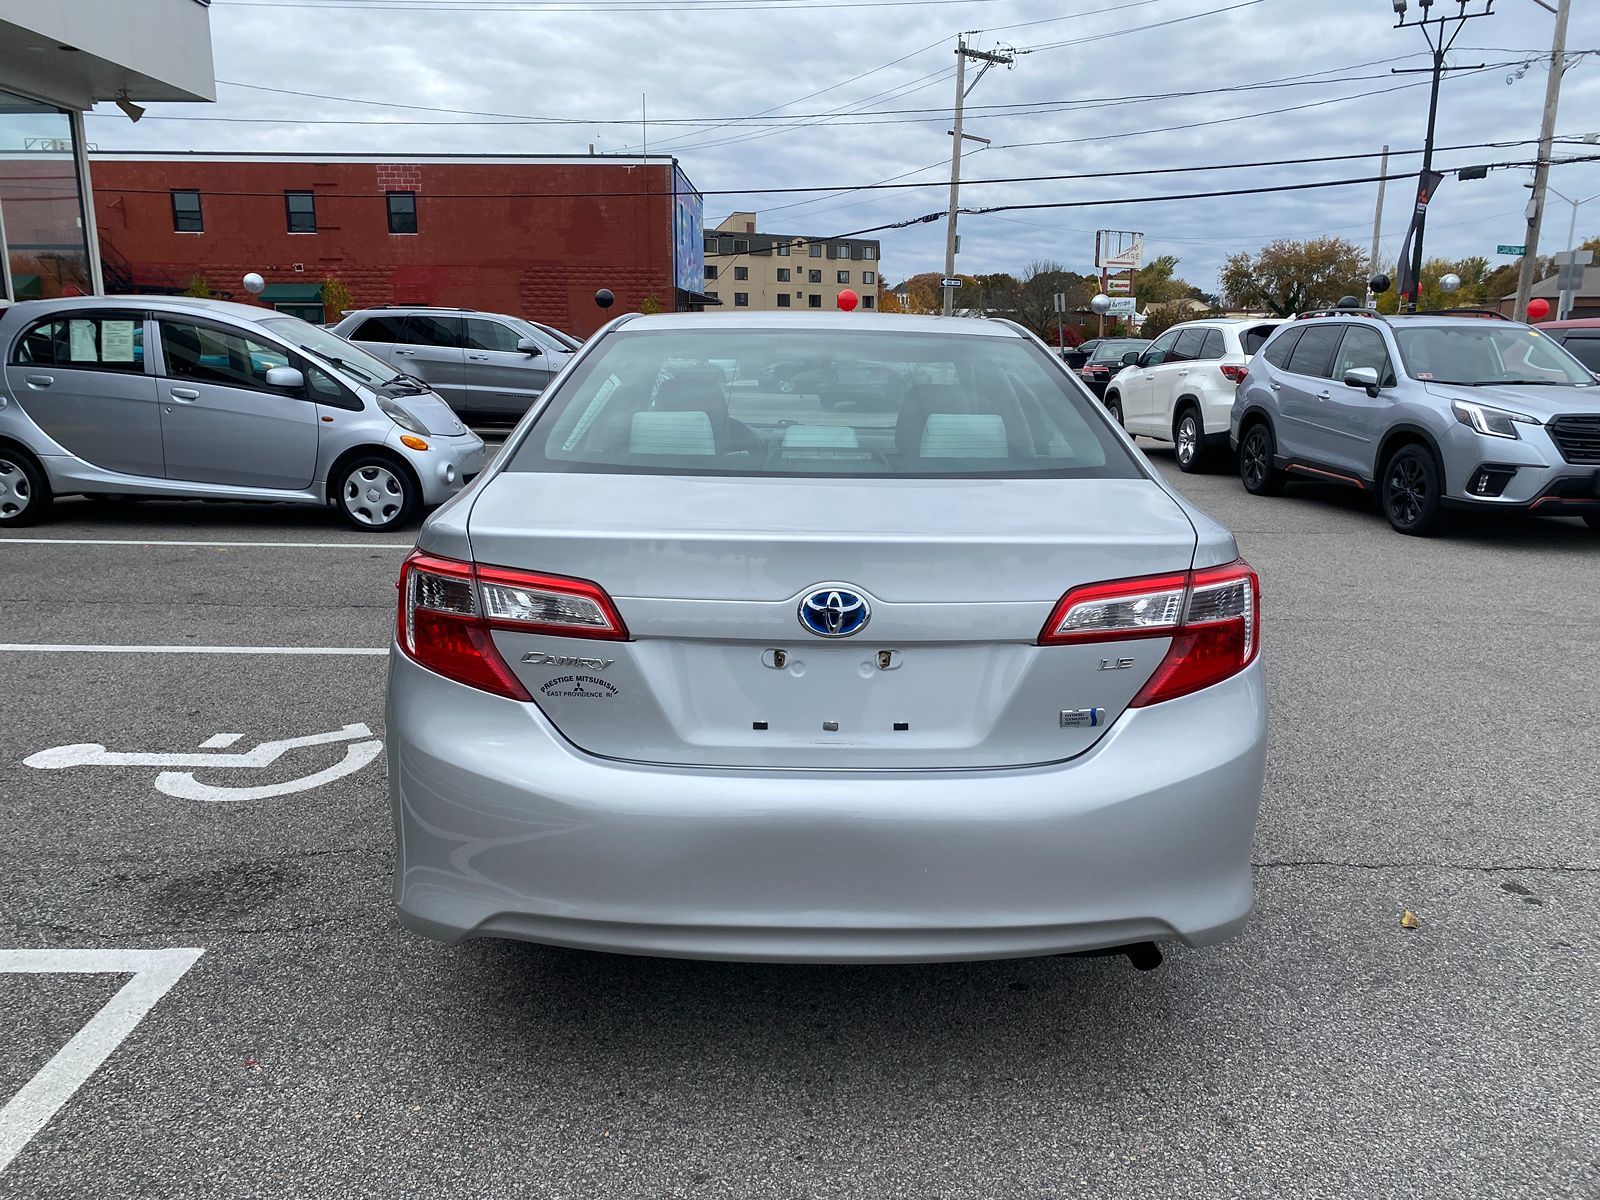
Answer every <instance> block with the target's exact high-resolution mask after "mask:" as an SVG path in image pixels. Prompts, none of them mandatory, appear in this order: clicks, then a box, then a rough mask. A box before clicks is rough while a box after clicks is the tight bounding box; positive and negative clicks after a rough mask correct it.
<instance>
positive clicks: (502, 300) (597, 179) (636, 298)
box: [90, 153, 705, 334]
mask: <svg viewBox="0 0 1600 1200" xmlns="http://www.w3.org/2000/svg"><path fill="white" fill-rule="evenodd" d="M90 170H91V178H92V182H93V189H94V206H95V218H96V221H97V223H98V225H99V229H100V251H101V259H102V263H103V265H104V269H105V276H106V291H107V292H111V293H116V292H135V291H146V292H148V291H168V292H174V291H183V290H185V289H186V288H188V287H189V286H190V285H191V283H193V282H195V280H196V278H197V277H198V278H199V279H202V280H204V282H205V284H206V285H207V286H208V287H209V288H210V289H211V291H212V293H213V294H215V295H217V296H227V297H230V298H232V299H237V300H243V299H248V294H247V293H246V292H245V291H244V289H243V286H242V284H241V282H240V281H241V279H242V278H243V277H244V275H245V274H246V272H249V271H255V272H258V273H259V274H260V275H261V276H262V277H263V278H264V279H265V280H266V281H267V289H266V291H265V292H263V293H262V296H261V301H262V302H263V303H267V304H271V305H273V306H275V307H278V308H281V309H283V310H285V311H289V312H293V313H295V314H296V315H299V316H305V317H307V318H313V319H317V320H323V319H326V320H327V321H330V322H331V321H336V320H338V318H339V314H338V313H337V312H334V311H327V310H325V309H324V308H323V307H322V305H323V289H324V284H325V283H327V282H328V281H336V282H337V283H339V284H343V285H344V288H346V289H348V293H349V298H350V299H349V304H348V307H365V306H367V305H375V304H446V305H459V306H461V307H464V308H481V309H487V310H490V311H495V312H506V313H513V314H517V315H520V316H524V317H528V318H531V319H533V320H536V321H545V322H547V323H549V324H551V325H556V326H559V327H561V328H563V329H568V330H571V331H572V332H574V333H578V334H587V333H590V332H592V331H593V330H594V329H596V328H598V327H599V326H600V324H602V323H603V321H604V320H605V319H606V314H605V313H603V312H602V311H601V310H599V309H598V308H596V306H595V303H594V294H595V291H596V289H598V288H602V287H604V288H610V289H611V291H612V292H614V293H615V294H616V298H617V306H616V307H615V308H614V309H613V310H612V312H613V313H616V312H628V311H637V310H639V309H645V310H647V311H648V310H651V309H655V308H658V309H659V310H660V311H662V312H673V311H681V310H683V309H687V308H691V307H698V306H699V305H700V304H701V303H702V302H704V299H705V298H704V297H703V296H702V295H701V289H702V288H703V279H704V275H705V259H704V245H703V241H702V229H701V224H702V222H701V212H702V203H701V198H700V196H699V194H698V193H697V192H695V191H694V188H693V185H692V184H690V183H689V180H688V178H687V177H686V176H685V175H684V174H683V171H682V169H681V168H680V167H679V166H678V164H677V160H676V159H673V158H671V157H669V156H664V155H661V156H654V155H653V156H650V157H638V158H620V157H609V156H588V157H582V156H568V157H538V158H531V157H510V156H508V157H492V158H485V157H468V156H454V155H434V156H428V157H417V158H393V157H388V156H376V155H372V156H350V155H341V156H337V157H335V156H320V155H306V156H290V155H269V154H252V155H223V154H155V153H121V154H92V155H91V156H90ZM338 306H339V307H344V305H338Z"/></svg>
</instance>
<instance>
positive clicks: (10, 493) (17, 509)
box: [0, 446, 54, 528]
mask: <svg viewBox="0 0 1600 1200" xmlns="http://www.w3.org/2000/svg"><path fill="white" fill-rule="evenodd" d="M53 499H54V498H53V497H52V496H51V494H50V481H49V480H48V479H46V478H45V473H44V468H42V467H41V466H39V464H38V463H37V462H36V461H35V460H34V457H33V455H31V454H28V453H26V452H25V451H22V450H13V449H12V448H11V447H9V446H0V528H20V527H21V526H23V525H32V524H34V523H36V522H38V521H42V520H44V518H45V516H46V515H47V514H48V513H49V511H50V504H51V501H52V500H53Z"/></svg>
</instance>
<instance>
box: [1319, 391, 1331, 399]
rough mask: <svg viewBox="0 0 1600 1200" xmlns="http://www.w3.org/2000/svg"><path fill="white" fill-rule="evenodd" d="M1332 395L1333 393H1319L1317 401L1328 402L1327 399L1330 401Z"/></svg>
mask: <svg viewBox="0 0 1600 1200" xmlns="http://www.w3.org/2000/svg"><path fill="white" fill-rule="evenodd" d="M1332 395H1333V393H1332V392H1329V391H1321V392H1318V393H1317V399H1318V400H1326V399H1328V397H1330V396H1332Z"/></svg>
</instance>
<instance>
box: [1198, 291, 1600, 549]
mask: <svg viewBox="0 0 1600 1200" xmlns="http://www.w3.org/2000/svg"><path fill="white" fill-rule="evenodd" d="M1229 440H1230V441H1231V443H1232V445H1233V446H1234V448H1235V449H1236V450H1237V452H1238V459H1239V477H1240V479H1241V480H1242V481H1243V483H1244V486H1245V490H1246V491H1248V492H1250V493H1252V494H1253V495H1257V496H1272V495H1276V494H1277V493H1278V492H1280V491H1281V490H1282V489H1283V486H1284V484H1285V483H1286V482H1287V481H1288V480H1289V479H1290V478H1291V477H1295V476H1298V477H1302V478H1308V479H1320V480H1323V481H1326V482H1335V483H1344V484H1348V485H1349V486H1351V487H1355V488H1359V489H1361V490H1362V491H1376V492H1377V495H1378V500H1379V503H1380V504H1381V505H1382V508H1383V512H1384V515H1385V516H1386V517H1388V519H1389V524H1390V525H1392V526H1393V527H1394V528H1395V529H1396V530H1398V531H1399V532H1400V533H1407V534H1416V535H1426V534H1430V533H1434V532H1437V531H1438V530H1439V528H1440V526H1441V524H1442V522H1443V520H1444V518H1445V515H1446V510H1447V509H1456V510H1473V509H1476V510H1479V511H1482V510H1486V509H1491V508H1498V509H1510V510H1514V511H1521V512H1533V513H1538V514H1540V515H1541V516H1564V517H1582V518H1583V520H1584V521H1585V522H1587V523H1588V525H1589V527H1590V528H1591V529H1595V530H1600V379H1597V377H1596V376H1595V375H1594V374H1593V373H1591V372H1590V371H1589V370H1588V369H1587V368H1586V367H1584V365H1583V364H1582V363H1580V362H1579V361H1578V360H1577V359H1576V358H1574V357H1573V356H1572V355H1571V354H1570V353H1569V352H1568V351H1567V350H1565V349H1564V348H1563V347H1562V346H1561V344H1560V343H1559V342H1557V341H1556V340H1555V339H1553V338H1550V337H1547V336H1546V335H1544V334H1542V333H1540V332H1539V331H1538V330H1537V329H1533V328H1530V327H1529V326H1527V325H1523V324H1521V323H1520V322H1516V321H1511V320H1508V319H1506V318H1505V317H1502V316H1500V315H1499V314H1498V313H1494V312H1491V311H1486V310H1461V309H1458V310H1454V311H1447V312H1439V313H1416V314H1408V315H1404V316H1391V317H1384V316H1381V315H1379V314H1378V313H1377V312H1375V311H1373V310H1371V309H1349V308H1339V309H1321V310H1317V311H1315V312H1306V313H1301V314H1299V316H1297V317H1296V318H1295V319H1294V320H1293V321H1289V322H1287V323H1286V324H1284V325H1282V326H1280V327H1279V328H1278V330H1277V331H1276V332H1275V333H1274V334H1273V336H1272V338H1271V339H1270V340H1269V341H1268V342H1267V343H1266V345H1265V346H1264V347H1262V349H1261V352H1260V353H1258V354H1257V355H1256V356H1255V357H1254V358H1253V359H1252V360H1251V362H1250V370H1249V372H1248V373H1247V374H1246V376H1245V378H1244V379H1243V381H1241V383H1240V385H1239V390H1238V393H1237V395H1236V397H1235V399H1234V403H1233V411H1232V413H1231V414H1230V421H1229Z"/></svg>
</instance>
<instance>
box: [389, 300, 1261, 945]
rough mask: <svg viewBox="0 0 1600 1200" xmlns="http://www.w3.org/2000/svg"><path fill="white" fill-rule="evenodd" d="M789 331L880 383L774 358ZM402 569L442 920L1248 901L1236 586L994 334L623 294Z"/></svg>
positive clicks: (1021, 337)
mask: <svg viewBox="0 0 1600 1200" xmlns="http://www.w3.org/2000/svg"><path fill="white" fill-rule="evenodd" d="M812 357H815V358H819V359H823V358H825V359H827V360H829V361H832V362H843V363H849V364H855V365H857V366H859V367H860V368H861V369H863V370H871V371H877V372H883V371H885V369H886V368H887V369H888V372H890V373H892V375H893V377H894V378H896V379H897V380H900V381H902V383H903V386H897V387H895V388H893V389H882V390H880V391H879V392H866V393H863V394H862V395H861V396H859V397H855V398H853V399H851V400H850V401H848V402H839V403H837V404H836V405H835V406H833V407H824V405H823V403H822V398H821V397H820V396H817V395H810V394H806V393H805V392H804V391H803V390H795V391H791V392H787V393H785V392H781V391H776V390H770V389H763V388H762V387H761V385H760V382H759V381H760V379H761V377H762V375H761V373H762V370H763V368H764V367H765V366H767V365H770V364H771V363H774V362H782V361H792V360H794V359H797V358H812ZM730 360H732V361H734V362H735V363H736V364H737V366H736V367H735V369H734V371H733V376H734V377H733V378H732V379H730V378H728V370H727V368H726V366H725V364H726V363H727V362H728V361H730ZM400 584H401V586H400V611H399V620H398V624H397V631H396V640H395V644H394V647H393V651H392V656H391V657H392V662H391V666H392V669H391V673H390V678H389V700H388V726H389V735H390V736H389V767H390V771H389V779H390V789H391V798H392V802H393V810H394V820H395V832H396V839H397V845H398V857H397V862H396V871H395V893H396V901H397V904H398V907H399V912H400V917H401V920H402V921H403V922H404V923H405V924H406V925H407V926H408V927H410V928H412V929H414V930H417V931H420V932H422V933H424V934H427V935H429V936H431V937H435V938H439V939H442V940H445V941H449V942H454V941H457V940H459V939H462V938H465V937H473V936H492V937H509V938H522V939H527V940H531V941H535V942H543V943H548V944H553V945H562V946H573V947H581V948H587V949H594V950H610V951H619V952H625V953H634V954H654V955H670V956H682V957H693V958H721V959H747V960H770V961H787V962H842V961H856V962H895V961H930V960H944V959H976V958H1000V957H1007V956H1024V955H1040V954H1057V953H1068V952H1082V951H1099V950H1110V949H1123V950H1126V951H1127V952H1128V953H1129V956H1130V958H1132V959H1133V961H1134V963H1135V965H1141V966H1149V965H1153V964H1154V963H1155V962H1158V961H1159V952H1158V951H1157V950H1156V947H1155V944H1156V943H1159V942H1162V941H1169V940H1174V939H1176V940H1178V941H1181V942H1184V943H1186V944H1188V945H1202V944H1206V943H1211V942H1215V941H1218V940H1220V939H1223V938H1226V937H1228V936H1229V935H1231V934H1233V933H1234V932H1236V931H1237V930H1238V929H1239V928H1240V927H1241V926H1242V925H1243V924H1244V922H1245V920H1246V919H1247V917H1248V915H1249V912H1250V905H1251V868H1250V848H1251V840H1252V835H1253V831H1254V825H1255V819H1256V810H1257V806H1258V803H1259V800H1260V794H1261V784H1262V772H1263V764H1264V756H1265V745H1266V705H1265V697H1264V691H1263V685H1262V677H1261V662H1260V593H1259V586H1258V583H1257V579H1256V575H1255V573H1254V571H1252V570H1251V568H1250V566H1249V565H1248V564H1246V563H1245V562H1243V561H1242V560H1241V559H1240V558H1239V554H1238V548H1237V546H1236V545H1235V543H1234V539H1233V537H1232V536H1231V535H1230V534H1229V533H1228V532H1227V531H1226V530H1225V529H1223V528H1221V527H1220V526H1218V525H1216V524H1215V523H1214V522H1212V521H1211V520H1209V519H1208V518H1207V517H1205V516H1204V515H1203V514H1201V513H1200V512H1198V511H1197V510H1195V509H1194V508H1192V507H1190V506H1189V505H1188V504H1187V503H1185V502H1184V501H1183V500H1182V499H1181V498H1180V497H1178V496H1177V495H1176V494H1174V493H1173V492H1172V491H1171V490H1170V489H1169V488H1168V487H1167V486H1166V484H1165V483H1164V482H1163V481H1162V480H1161V479H1160V477H1159V476H1158V475H1157V474H1156V473H1155V472H1154V470H1152V468H1151V467H1150V466H1149V464H1148V463H1147V462H1146V461H1145V460H1144V458H1143V457H1142V456H1141V455H1140V454H1139V452H1138V451H1137V450H1136V449H1135V448H1134V447H1133V444H1132V443H1131V441H1129V439H1128V438H1127V437H1126V436H1125V435H1124V434H1123V433H1122V432H1121V430H1119V429H1117V428H1116V427H1115V426H1114V425H1113V424H1112V423H1111V422H1110V421H1108V420H1107V419H1106V416H1105V414H1104V412H1103V411H1102V410H1101V409H1100V407H1099V406H1098V405H1097V404H1096V403H1095V402H1094V401H1093V400H1092V399H1091V398H1090V397H1089V396H1088V394H1087V393H1086V392H1085V391H1084V389H1083V388H1082V387H1081V385H1080V384H1079V383H1078V382H1077V381H1076V380H1075V379H1074V378H1072V376H1071V375H1070V373H1069V372H1068V371H1067V370H1066V369H1065V367H1064V366H1063V365H1062V364H1061V362H1060V361H1059V360H1058V359H1056V358H1055V357H1054V356H1053V355H1052V354H1051V353H1050V351H1049V349H1048V348H1047V347H1046V346H1044V345H1043V344H1042V343H1041V342H1039V341H1038V340H1037V339H1036V338H1034V337H1033V336H1032V335H1030V334H1028V333H1027V332H1025V331H1024V330H1022V329H1021V328H1020V327H1017V326H1014V325H1011V324H1010V323H1008V322H1004V321H997V320H991V321H983V322H979V321H966V320H959V319H958V320H942V319H938V318H919V317H904V316H878V315H875V314H837V315H825V316H824V315H812V314H795V315H786V314H750V315H717V316H703V315H694V314H686V315H680V316H661V317H643V318H641V317H625V318H622V319H620V320H618V321H616V322H613V323H612V324H611V325H610V326H608V327H607V328H606V329H605V330H603V331H602V332H601V333H600V334H598V335H596V336H595V337H594V338H592V339H590V340H589V342H588V343H587V344H586V345H585V346H584V348H583V350H582V351H581V352H580V354H579V355H578V357H577V358H576V360H575V361H574V363H573V364H572V366H571V368H570V369H569V370H568V371H567V372H565V373H564V374H563V376H562V377H561V378H560V379H558V380H557V382H556V383H555V384H554V386H553V387H552V389H551V390H550V392H549V393H548V394H547V395H546V397H545V398H544V400H543V402H542V403H541V404H540V405H538V406H537V407H536V408H535V409H534V410H532V411H531V412H530V413H529V414H528V415H527V416H526V417H525V418H524V419H523V421H522V422H521V424H520V425H519V426H518V427H517V429H516V431H515V432H514V433H513V434H512V436H511V439H510V440H509V442H508V444H507V446H506V448H505V451H504V452H503V453H501V454H500V455H499V456H497V458H496V459H495V461H494V462H493V463H492V464H491V465H490V467H489V468H488V469H487V470H486V471H485V473H484V475H483V476H481V477H480V478H479V479H477V480H476V481H475V482H474V483H473V484H472V486H470V487H469V488H468V489H467V490H466V491H465V492H463V493H462V494H461V495H460V496H459V497H457V498H456V499H455V500H454V501H452V502H451V503H450V504H448V505H446V506H445V507H444V508H442V509H440V510H439V511H438V512H437V513H436V514H435V515H434V516H433V517H432V518H431V519H430V520H429V521H428V522H427V523H426V525H424V527H423V529H422V532H421V535H420V538H419V542H418V547H417V549H416V551H415V552H414V553H413V554H412V555H411V556H410V558H409V559H408V560H407V562H406V564H405V566H404V568H403V570H402V574H401V579H400Z"/></svg>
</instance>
